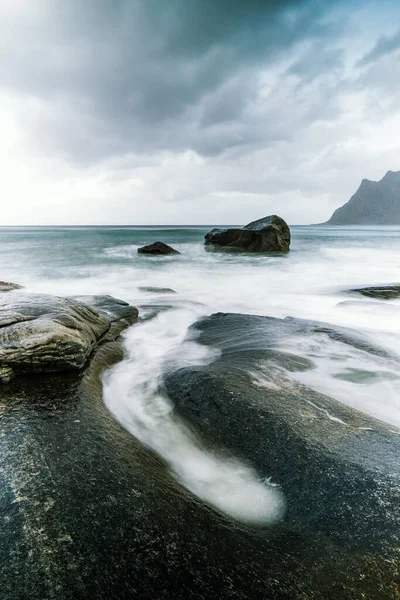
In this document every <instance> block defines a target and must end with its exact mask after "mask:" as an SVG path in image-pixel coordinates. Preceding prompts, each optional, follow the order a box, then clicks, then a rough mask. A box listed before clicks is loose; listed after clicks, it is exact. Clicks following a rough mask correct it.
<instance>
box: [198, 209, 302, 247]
mask: <svg viewBox="0 0 400 600" xmlns="http://www.w3.org/2000/svg"><path fill="white" fill-rule="evenodd" d="M205 240H206V241H205V246H206V248H207V250H218V251H220V252H221V251H222V252H227V251H228V252H232V251H233V252H288V251H289V249H290V229H289V226H288V225H287V223H286V222H285V221H284V220H283V219H281V217H278V216H277V215H271V216H269V217H265V218H264V219H259V220H258V221H253V222H252V223H249V224H248V225H246V226H245V227H242V228H237V229H235V228H231V229H212V230H211V231H210V232H209V233H207V235H206V236H205Z"/></svg>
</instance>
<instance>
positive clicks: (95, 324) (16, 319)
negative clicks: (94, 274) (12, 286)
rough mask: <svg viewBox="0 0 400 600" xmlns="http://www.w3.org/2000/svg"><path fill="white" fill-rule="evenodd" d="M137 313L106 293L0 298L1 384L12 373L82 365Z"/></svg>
mask: <svg viewBox="0 0 400 600" xmlns="http://www.w3.org/2000/svg"><path fill="white" fill-rule="evenodd" d="M137 317H138V311H137V309H136V308H135V307H133V306H130V305H128V304H127V303H126V302H123V301H122V300H117V299H116V298H113V297H111V296H79V297H77V298H62V297H58V296H49V295H45V294H25V293H13V294H6V295H4V296H2V295H1V296H0V382H1V381H2V382H3V383H4V382H8V381H10V379H12V378H13V377H14V375H15V374H17V373H27V372H40V371H63V370H67V371H68V370H79V369H81V368H82V367H83V366H84V365H85V363H86V361H87V360H88V358H89V356H90V355H91V354H92V352H93V350H94V349H95V348H96V346H97V345H98V344H99V343H103V342H106V341H111V340H115V339H116V338H117V337H118V335H119V334H120V332H121V331H122V330H123V329H124V328H126V327H128V325H130V324H131V323H134V322H135V321H136V320H137Z"/></svg>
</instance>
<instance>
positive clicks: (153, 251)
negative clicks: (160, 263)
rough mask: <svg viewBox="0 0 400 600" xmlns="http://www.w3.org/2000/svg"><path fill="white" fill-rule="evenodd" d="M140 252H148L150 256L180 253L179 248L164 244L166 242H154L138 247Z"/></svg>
mask: <svg viewBox="0 0 400 600" xmlns="http://www.w3.org/2000/svg"><path fill="white" fill-rule="evenodd" d="M138 253H139V254H148V255H150V256H168V255H169V254H180V252H178V250H175V249H174V248H172V247H171V246H168V244H164V242H154V244H149V245H148V246H143V247H142V248H138Z"/></svg>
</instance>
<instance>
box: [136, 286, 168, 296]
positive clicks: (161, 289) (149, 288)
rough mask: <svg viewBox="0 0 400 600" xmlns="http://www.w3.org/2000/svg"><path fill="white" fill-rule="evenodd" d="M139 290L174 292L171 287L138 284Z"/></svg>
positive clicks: (156, 292) (161, 292) (152, 292)
mask: <svg viewBox="0 0 400 600" xmlns="http://www.w3.org/2000/svg"><path fill="white" fill-rule="evenodd" d="M138 289H139V290H140V291H141V292H150V293H151V294H176V291H175V290H173V289H172V288H163V287H153V286H147V285H146V286H140V287H139V288H138Z"/></svg>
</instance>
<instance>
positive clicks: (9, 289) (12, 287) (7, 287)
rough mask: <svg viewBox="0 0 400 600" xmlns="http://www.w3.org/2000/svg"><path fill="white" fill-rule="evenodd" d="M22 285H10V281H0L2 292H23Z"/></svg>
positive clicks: (0, 290)
mask: <svg viewBox="0 0 400 600" xmlns="http://www.w3.org/2000/svg"><path fill="white" fill-rule="evenodd" d="M22 288H23V286H22V285H19V284H18V283H10V282H9V281H0V292H12V290H21V289H22Z"/></svg>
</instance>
